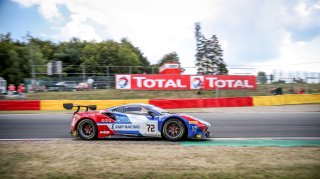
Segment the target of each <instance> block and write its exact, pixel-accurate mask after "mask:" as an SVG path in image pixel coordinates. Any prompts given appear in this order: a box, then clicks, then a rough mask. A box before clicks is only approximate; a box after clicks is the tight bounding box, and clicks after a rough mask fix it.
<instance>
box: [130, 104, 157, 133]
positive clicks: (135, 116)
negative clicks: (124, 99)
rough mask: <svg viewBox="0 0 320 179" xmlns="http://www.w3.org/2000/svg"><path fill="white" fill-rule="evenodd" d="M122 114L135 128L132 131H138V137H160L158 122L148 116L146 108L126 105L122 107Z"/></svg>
mask: <svg viewBox="0 0 320 179" xmlns="http://www.w3.org/2000/svg"><path fill="white" fill-rule="evenodd" d="M124 112H125V114H126V115H127V117H128V119H129V120H130V122H131V123H132V125H133V127H135V128H134V129H136V130H137V131H138V133H139V136H152V137H161V133H160V131H159V130H158V120H156V117H152V116H150V114H149V113H148V109H147V108H145V107H144V106H140V105H128V106H125V107H124ZM128 127H131V126H128Z"/></svg>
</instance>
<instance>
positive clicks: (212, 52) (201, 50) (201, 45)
mask: <svg viewBox="0 0 320 179" xmlns="http://www.w3.org/2000/svg"><path fill="white" fill-rule="evenodd" d="M196 40H197V53H196V66H197V71H198V74H216V75H221V74H228V69H227V65H226V64H225V62H224V60H223V50H222V48H221V45H220V44H219V40H218V38H217V36H216V35H213V36H212V37H211V39H206V38H205V37H204V36H203V35H202V34H201V32H200V23H196Z"/></svg>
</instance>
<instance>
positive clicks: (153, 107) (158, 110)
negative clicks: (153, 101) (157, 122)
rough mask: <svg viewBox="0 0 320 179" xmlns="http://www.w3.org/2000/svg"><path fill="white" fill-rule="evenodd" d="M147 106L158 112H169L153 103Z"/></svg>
mask: <svg viewBox="0 0 320 179" xmlns="http://www.w3.org/2000/svg"><path fill="white" fill-rule="evenodd" d="M149 106H150V108H151V109H153V110H155V111H157V112H159V113H170V112H169V111H167V110H164V109H162V108H159V107H157V106H153V105H149Z"/></svg>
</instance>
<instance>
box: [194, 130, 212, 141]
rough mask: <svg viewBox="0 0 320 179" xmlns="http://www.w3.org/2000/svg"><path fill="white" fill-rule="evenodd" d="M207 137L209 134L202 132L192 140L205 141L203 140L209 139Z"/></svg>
mask: <svg viewBox="0 0 320 179" xmlns="http://www.w3.org/2000/svg"><path fill="white" fill-rule="evenodd" d="M209 137H210V132H209V131H206V132H203V133H202V134H197V135H195V136H194V137H192V138H194V139H205V138H209Z"/></svg>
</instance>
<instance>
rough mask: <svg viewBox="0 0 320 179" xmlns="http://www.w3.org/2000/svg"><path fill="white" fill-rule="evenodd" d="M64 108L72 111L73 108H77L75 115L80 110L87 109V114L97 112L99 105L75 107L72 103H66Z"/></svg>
mask: <svg viewBox="0 0 320 179" xmlns="http://www.w3.org/2000/svg"><path fill="white" fill-rule="evenodd" d="M63 107H64V108H65V109H66V110H71V109H72V108H73V107H77V110H76V111H75V112H74V113H77V112H79V111H80V108H86V112H87V111H88V110H89V109H90V110H93V111H94V110H96V109H97V105H88V106H84V105H74V104H72V103H64V104H63Z"/></svg>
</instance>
